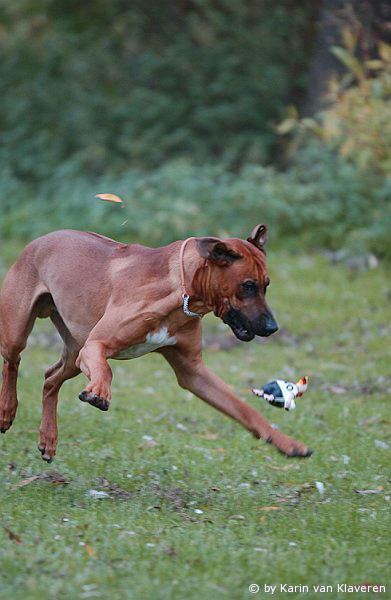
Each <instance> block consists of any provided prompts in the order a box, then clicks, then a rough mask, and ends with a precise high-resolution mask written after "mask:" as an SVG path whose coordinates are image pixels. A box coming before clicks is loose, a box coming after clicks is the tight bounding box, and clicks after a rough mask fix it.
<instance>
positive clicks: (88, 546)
mask: <svg viewBox="0 0 391 600" xmlns="http://www.w3.org/2000/svg"><path fill="white" fill-rule="evenodd" d="M86 552H87V554H88V556H89V557H90V558H96V552H95V550H94V548H93V547H92V546H91V544H86Z"/></svg>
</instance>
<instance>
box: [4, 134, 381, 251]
mask: <svg viewBox="0 0 391 600" xmlns="http://www.w3.org/2000/svg"><path fill="white" fill-rule="evenodd" d="M296 158H297V160H296V163H295V165H293V166H292V167H291V168H290V169H289V170H288V171H287V172H285V173H281V172H277V171H275V170H274V169H273V168H271V167H268V168H264V167H259V166H255V165H248V166H247V167H244V168H243V169H241V170H240V171H239V172H238V173H233V172H230V171H228V170H227V169H226V168H225V167H224V166H222V165H209V166H208V165H205V166H195V165H192V164H189V163H187V162H185V161H179V162H172V163H167V164H166V165H164V166H162V167H160V168H159V169H156V170H155V171H154V172H153V173H144V172H142V171H128V172H127V173H125V174H124V175H123V176H122V177H109V176H105V177H101V178H97V179H96V180H94V181H92V180H87V179H86V178H77V176H76V175H75V176H73V175H72V173H69V172H67V171H65V172H64V173H62V174H61V175H60V174H59V173H57V174H56V176H55V177H53V178H52V179H51V180H49V181H48V182H47V183H46V184H44V185H42V186H40V187H39V188H38V190H36V191H34V190H33V189H29V188H28V187H27V186H24V187H23V186H22V187H21V186H19V184H18V182H17V181H15V180H13V179H10V178H8V179H6V182H7V187H6V194H5V195H4V198H3V199H2V201H1V202H2V220H1V221H0V236H3V237H7V238H10V237H15V238H24V239H31V238H33V237H35V236H38V235H41V234H43V233H46V232H48V231H50V230H52V229H62V228H76V229H87V230H95V231H98V232H100V233H103V234H105V235H111V236H114V237H116V238H119V239H121V240H122V241H125V242H136V241H139V242H142V243H147V244H150V245H161V244H164V243H169V242H170V241H172V240H174V239H183V238H185V237H186V236H189V235H210V234H213V235H222V236H227V235H228V236H234V237H246V236H247V235H248V232H249V231H250V229H251V228H252V227H253V226H254V225H256V224H257V223H260V222H263V223H266V224H267V225H268V226H269V229H270V239H271V241H272V242H274V243H276V244H281V243H285V244H286V243H288V244H290V245H291V246H296V247H302V246H303V245H306V246H307V247H313V248H322V247H328V248H334V249H337V248H339V247H341V246H346V245H348V246H350V248H351V250H352V251H354V252H356V251H358V250H359V251H360V252H368V251H371V252H375V253H376V254H377V255H378V256H388V257H391V241H390V237H389V230H390V224H391V206H390V202H389V198H390V195H391V177H380V176H378V175H376V174H369V173H363V172H360V171H357V169H356V168H355V166H354V165H353V164H351V163H350V162H348V161H347V160H345V159H342V158H337V157H336V156H335V154H334V153H332V152H331V151H329V150H327V149H325V148H324V147H323V146H322V145H321V144H319V143H317V142H312V143H311V144H307V146H306V147H305V148H304V149H302V150H301V152H300V153H299V154H298V155H297V157H296ZM107 192H109V193H115V194H118V195H120V196H121V197H122V198H123V200H124V206H123V208H121V207H120V206H118V205H113V204H109V203H106V202H102V201H101V200H97V199H96V198H95V197H94V196H95V194H97V193H107Z"/></svg>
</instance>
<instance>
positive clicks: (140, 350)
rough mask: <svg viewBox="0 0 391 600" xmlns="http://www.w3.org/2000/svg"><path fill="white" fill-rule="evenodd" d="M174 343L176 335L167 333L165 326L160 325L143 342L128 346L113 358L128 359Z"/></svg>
mask: <svg viewBox="0 0 391 600" xmlns="http://www.w3.org/2000/svg"><path fill="white" fill-rule="evenodd" d="M174 344H176V337H175V336H173V335H170V334H169V333H168V329H167V327H162V328H161V329H159V331H154V332H153V333H148V334H147V338H146V340H145V342H143V343H142V344H136V345H135V346H129V348H125V349H124V350H121V351H120V352H118V354H117V355H116V356H113V357H112V358H115V359H116V360H128V359H131V358H138V357H139V356H143V355H144V354H148V353H149V352H153V350H157V349H158V348H162V347H163V346H174Z"/></svg>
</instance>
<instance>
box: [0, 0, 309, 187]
mask: <svg viewBox="0 0 391 600" xmlns="http://www.w3.org/2000/svg"><path fill="white" fill-rule="evenodd" d="M300 4H301V5H300V6H298V7H295V8H294V9H293V8H292V3H291V2H290V1H288V0H283V1H282V2H279V3H277V4H274V3H270V2H269V1H268V0H262V1H261V2H257V3H252V2H251V3H250V2H245V3H243V2H241V1H240V0H234V1H231V0H224V1H223V2H216V1H215V0H202V1H200V2H194V3H189V2H187V1H185V0H182V1H181V2H171V0H163V1H162V2H158V3H153V2H152V3H145V2H142V1H141V0H137V1H136V2H131V3H127V2H125V3H124V2H123V1H122V0H113V1H112V2H109V3H108V2H104V1H98V2H87V3H86V2H75V1H73V0H72V1H71V2H69V1H68V2H59V1H58V0H18V1H17V2H12V3H10V2H8V1H6V0H0V18H1V21H2V23H3V28H2V29H1V30H0V31H1V35H0V50H1V53H2V60H1V65H0V81H1V87H2V89H1V94H2V100H3V108H2V111H1V115H0V128H1V133H2V149H1V150H0V161H1V164H2V165H4V166H5V167H6V168H7V169H9V171H10V172H11V174H12V175H14V176H16V177H18V178H22V179H27V180H28V181H30V182H36V181H42V180H43V179H47V178H49V177H51V176H52V174H53V172H54V170H56V169H57V168H61V169H62V168H64V165H67V164H71V165H72V168H74V167H75V166H76V165H77V172H78V174H80V175H86V174H90V175H97V174H100V173H102V172H107V171H111V172H113V171H115V172H122V171H123V170H124V169H128V168H129V166H130V165H131V166H132V167H137V168H138V167H143V168H146V167H147V168H150V167H154V166H156V165H159V164H160V163H162V162H165V161H167V160H169V159H172V158H176V157H178V156H180V157H183V156H187V157H191V159H192V160H196V161H197V162H201V163H204V162H207V161H210V160H216V158H218V159H219V160H223V161H224V162H227V163H229V164H230V165H235V166H236V165H238V164H242V163H243V162H246V161H257V162H258V161H265V160H266V159H268V158H270V152H271V149H272V146H273V144H274V143H275V140H276V134H275V132H274V131H273V128H272V122H273V121H274V120H276V119H278V118H279V117H280V116H281V111H282V108H283V105H284V103H285V102H286V100H287V98H288V96H290V95H291V94H292V93H295V92H298V91H303V86H304V77H303V76H302V75H299V74H298V73H299V70H300V73H302V72H303V71H302V65H303V64H305V62H306V48H305V40H306V38H307V37H308V34H309V30H310V28H311V21H310V16H311V14H312V11H313V8H311V4H312V3H311V2H304V3H300Z"/></svg>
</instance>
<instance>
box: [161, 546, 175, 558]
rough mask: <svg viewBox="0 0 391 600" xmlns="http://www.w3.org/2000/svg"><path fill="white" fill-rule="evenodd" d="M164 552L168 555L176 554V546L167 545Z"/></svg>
mask: <svg viewBox="0 0 391 600" xmlns="http://www.w3.org/2000/svg"><path fill="white" fill-rule="evenodd" d="M163 552H164V554H167V556H176V551H175V548H173V547H172V546H165V547H164V550H163Z"/></svg>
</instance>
